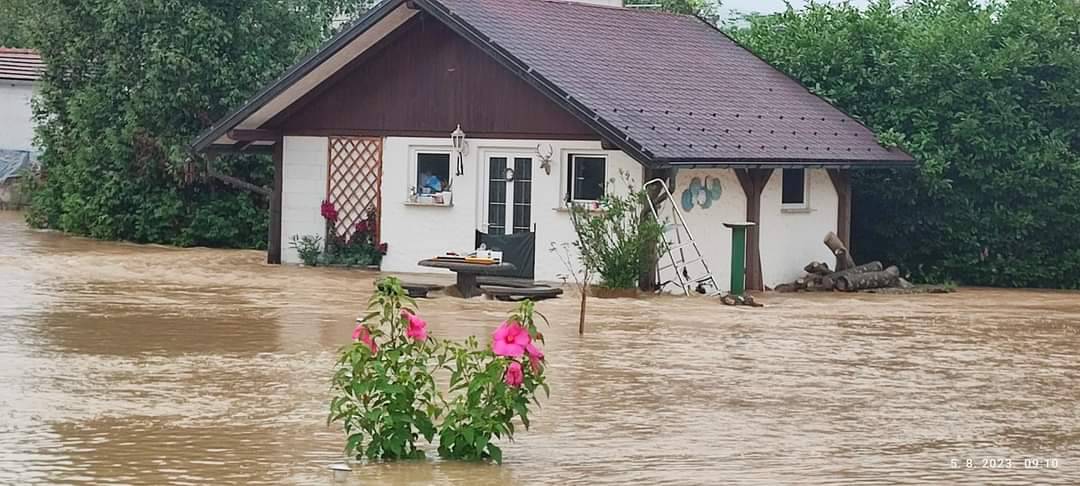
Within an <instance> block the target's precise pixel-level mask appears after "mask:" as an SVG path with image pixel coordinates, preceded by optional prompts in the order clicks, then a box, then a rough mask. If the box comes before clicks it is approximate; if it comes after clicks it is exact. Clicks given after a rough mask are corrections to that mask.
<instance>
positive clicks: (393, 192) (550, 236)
mask: <svg viewBox="0 0 1080 486" xmlns="http://www.w3.org/2000/svg"><path fill="white" fill-rule="evenodd" d="M468 144H469V150H468V153H467V154H466V155H465V156H464V157H463V159H462V162H463V165H464V173H465V175H464V176H460V177H454V178H453V193H454V196H453V205H452V206H450V207H439V206H413V205H407V204H406V201H407V200H408V193H409V187H410V186H411V185H413V184H412V181H413V180H414V178H415V174H414V173H413V172H412V171H413V169H412V168H411V165H412V163H413V162H412V154H413V152H415V151H416V150H435V151H439V150H442V151H449V150H450V146H449V137H447V138H413V137H387V138H386V139H385V141H384V146H383V185H382V200H383V207H382V225H381V230H382V239H383V241H385V242H387V244H388V245H389V252H388V253H387V255H386V258H384V259H383V263H382V269H383V271H386V272H391V273H395V272H397V273H404V272H425V273H437V274H444V275H449V272H447V271H446V270H440V269H430V268H424V267H419V266H417V265H416V263H417V262H418V261H420V260H423V259H425V258H431V257H434V256H436V255H440V254H442V253H444V252H446V251H447V250H457V251H469V250H472V249H473V248H474V243H475V231H476V230H477V229H481V230H486V227H484V223H486V221H487V220H486V218H485V213H484V211H485V209H486V195H484V194H481V191H482V188H483V185H482V184H481V180H482V177H485V176H486V168H487V167H486V164H482V163H481V161H482V160H486V157H485V156H486V155H489V154H494V153H512V154H522V155H533V156H534V157H536V156H535V153H536V147H537V145H538V144H545V145H551V147H552V149H553V153H554V155H553V156H552V160H551V166H552V170H551V174H550V175H548V174H546V173H545V172H544V170H543V169H541V168H540V162H539V159H538V158H534V164H533V167H532V170H533V173H532V201H533V208H532V222H533V223H534V224H535V225H536V267H535V278H536V280H539V281H558V280H559V275H560V274H564V273H565V272H566V270H565V268H564V266H563V264H562V262H561V261H560V260H559V258H558V256H557V255H555V254H553V253H552V252H551V251H549V249H550V247H551V245H552V244H553V243H554V244H561V243H569V242H572V241H574V240H575V239H576V238H575V236H574V231H573V227H572V226H571V223H570V216H569V213H567V212H566V211H565V210H561V209H559V208H560V207H562V204H561V200H562V195H563V194H564V191H565V189H564V187H563V186H564V185H565V181H566V172H564V171H566V170H567V168H566V163H567V155H568V154H570V153H577V154H604V155H607V157H608V165H607V175H608V177H616V176H617V175H618V171H619V170H623V171H627V172H628V173H629V174H631V175H632V176H633V178H634V180H635V181H636V182H637V183H638V184H640V183H641V172H642V171H641V165H640V164H638V163H637V162H635V161H634V160H633V159H631V158H630V157H629V156H627V155H626V154H624V153H623V152H621V151H606V150H602V149H601V148H600V143H599V142H590V141H558V140H547V141H542V140H499V139H469V140H468ZM451 165H452V166H454V165H456V163H455V162H454V161H451ZM613 187H614V188H615V190H618V191H621V192H625V184H621V183H618V182H617V183H616V184H615V185H614V186H613ZM316 212H317V211H316Z"/></svg>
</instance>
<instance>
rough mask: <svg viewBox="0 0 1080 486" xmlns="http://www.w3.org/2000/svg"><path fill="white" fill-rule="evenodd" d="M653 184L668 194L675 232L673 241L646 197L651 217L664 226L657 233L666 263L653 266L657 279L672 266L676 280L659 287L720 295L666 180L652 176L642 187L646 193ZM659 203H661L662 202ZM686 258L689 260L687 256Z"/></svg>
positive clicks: (658, 211)
mask: <svg viewBox="0 0 1080 486" xmlns="http://www.w3.org/2000/svg"><path fill="white" fill-rule="evenodd" d="M652 185H659V186H660V189H661V190H662V191H664V194H665V195H666V196H667V202H669V203H671V219H672V221H671V225H670V226H671V228H672V229H674V233H675V234H674V241H671V240H670V239H669V238H668V226H669V225H667V224H665V220H664V219H661V218H660V209H658V208H657V205H656V204H654V203H653V200H652V198H651V197H646V198H645V199H647V200H648V201H649V210H651V211H652V215H653V218H655V219H656V222H657V223H659V224H660V225H662V226H663V227H664V230H663V231H661V232H660V241H661V242H662V243H663V246H664V248H666V249H667V252H666V255H664V256H663V257H661V258H660V259H658V260H663V259H664V257H666V259H667V260H668V262H666V263H664V264H662V265H658V267H657V269H656V274H657V281H658V282H659V281H660V276H661V274H662V272H663V271H664V270H667V269H669V268H671V269H674V273H675V279H674V280H668V281H666V282H663V283H661V284H660V288H663V287H664V286H666V285H668V284H672V283H677V284H678V285H679V288H680V289H682V291H683V292H684V293H685V294H686V295H690V292H695V291H696V292H698V293H702V294H706V295H710V296H717V295H720V294H721V293H722V292H721V291H720V286H719V285H717V284H716V279H715V278H713V274H712V271H711V270H709V264H708V263H707V262H706V261H705V256H704V255H702V254H701V249H700V248H698V245H697V242H696V241H695V240H694V235H693V234H691V233H690V228H689V227H687V226H686V219H685V218H684V217H683V213H682V210H681V209H679V205H678V203H677V202H676V201H675V195H674V194H672V192H671V189H670V188H668V185H667V182H664V180H663V179H653V180H651V181H649V182H646V183H645V185H644V186H642V187H643V188H644V189H645V192H646V194H648V192H649V186H652ZM660 204H661V205H663V202H661V203H660ZM676 253H677V255H676ZM688 257H689V259H687V258H688ZM692 269H693V270H692ZM694 270H697V271H694Z"/></svg>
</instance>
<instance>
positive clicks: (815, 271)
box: [803, 262, 833, 275]
mask: <svg viewBox="0 0 1080 486" xmlns="http://www.w3.org/2000/svg"><path fill="white" fill-rule="evenodd" d="M803 270H805V271H806V273H809V274H812V275H828V274H830V273H833V271H832V269H830V268H829V264H828V263H825V262H810V263H809V264H808V265H806V266H805V267H803Z"/></svg>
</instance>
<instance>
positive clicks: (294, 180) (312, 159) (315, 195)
mask: <svg viewBox="0 0 1080 486" xmlns="http://www.w3.org/2000/svg"><path fill="white" fill-rule="evenodd" d="M328 143H329V142H328V139H326V138H325V137H285V140H284V144H285V146H284V148H283V151H282V169H283V172H282V174H283V176H282V187H281V248H282V254H281V255H282V256H281V257H282V261H283V262H285V263H299V262H300V257H299V255H297V253H296V250H294V249H292V248H290V247H289V240H290V239H291V238H292V237H293V236H294V235H300V236H304V235H318V236H324V235H325V233H326V223H325V222H324V221H323V218H322V215H321V214H320V209H321V205H322V201H323V200H324V199H326V176H327V170H328V161H327V157H328V154H329V147H328Z"/></svg>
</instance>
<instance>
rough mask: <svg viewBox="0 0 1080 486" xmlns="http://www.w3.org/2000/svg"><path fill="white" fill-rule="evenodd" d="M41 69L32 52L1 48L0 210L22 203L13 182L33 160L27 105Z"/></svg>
mask: <svg viewBox="0 0 1080 486" xmlns="http://www.w3.org/2000/svg"><path fill="white" fill-rule="evenodd" d="M44 68H45V66H44V64H43V63H42V62H41V56H39V55H38V54H37V52H35V51H32V50H29V49H10V48H3V47H0V209H7V208H18V207H19V206H21V205H22V203H23V202H24V201H23V198H21V197H20V196H19V194H18V193H17V191H16V184H14V182H15V180H16V179H17V178H18V177H19V174H21V173H22V170H23V169H25V168H27V167H29V166H30V165H31V164H32V163H33V160H34V159H35V157H34V119H33V118H34V117H33V110H32V108H31V106H30V102H31V100H32V99H33V97H34V91H35V90H36V88H37V83H38V81H39V80H40V78H41V72H42V71H43V70H44Z"/></svg>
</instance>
